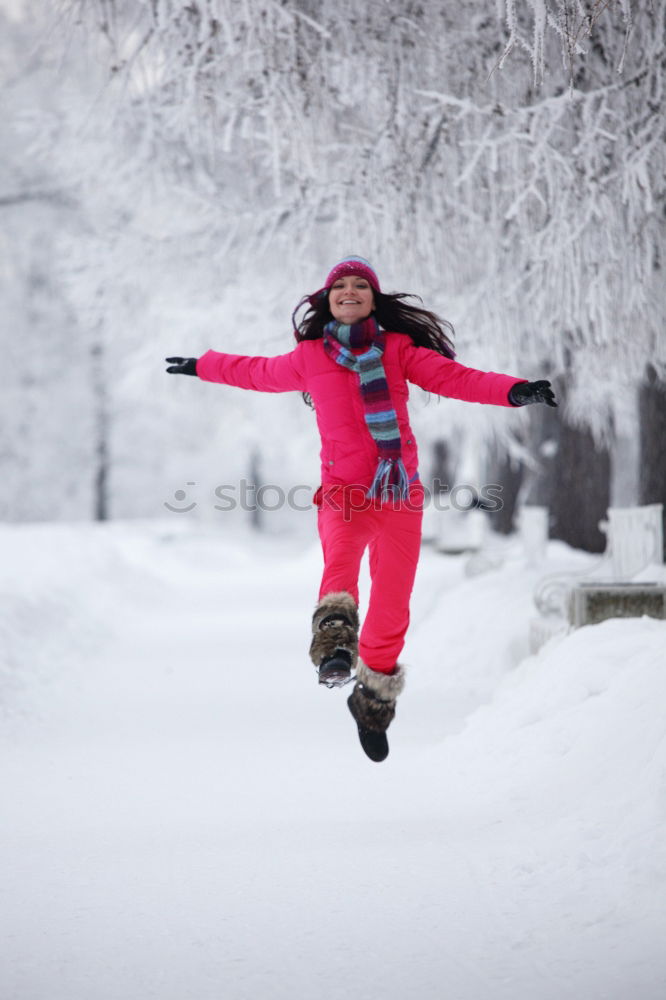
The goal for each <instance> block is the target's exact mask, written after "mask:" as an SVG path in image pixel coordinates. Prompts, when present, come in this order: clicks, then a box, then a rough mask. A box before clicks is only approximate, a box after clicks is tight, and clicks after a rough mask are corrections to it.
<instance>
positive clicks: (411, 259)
mask: <svg viewBox="0 0 666 1000" xmlns="http://www.w3.org/2000/svg"><path fill="white" fill-rule="evenodd" d="M664 13H665V4H664V2H663V0H653V2H649V3H644V4H643V3H642V4H637V3H630V2H629V0H622V2H615V3H599V2H592V3H590V2H588V3H584V4H581V3H573V2H565V0H530V2H529V3H516V2H515V0H499V2H497V3H483V2H478V0H474V2H473V0H461V2H459V3H457V4H452V5H444V4H441V3H437V2H429V0H420V2H411V0H410V2H402V3H396V2H393V0H369V2H366V3H363V4H357V3H352V2H351V0H335V2H332V0H331V2H328V0H318V2H317V0H248V2H234V0H191V2H178V0H143V2H138V3H137V2H126V0H60V2H44V0H1V2H0V39H1V41H0V57H1V63H0V66H1V73H2V104H3V110H2V117H1V120H0V130H1V131H0V146H1V148H2V151H3V152H2V157H1V159H0V210H1V213H2V214H1V219H2V225H1V227H0V248H1V257H2V267H1V270H0V293H1V296H2V308H1V322H2V330H1V337H2V358H3V365H2V369H3V377H2V383H3V391H2V399H1V404H0V405H1V407H2V410H1V413H0V455H1V456H2V470H3V475H2V476H1V477H0V519H2V520H4V521H8V522H17V521H92V520H111V519H120V518H123V519H126V518H149V519H150V518H156V517H164V516H171V517H173V518H181V519H182V518H184V517H191V518H199V519H204V520H206V521H209V522H212V523H215V522H216V520H218V521H219V519H220V518H222V517H230V516H237V517H242V518H244V519H246V520H247V519H250V520H251V521H252V523H253V524H254V525H255V526H256V527H257V528H258V529H260V530H263V531H268V532H270V531H277V530H279V531H284V530H289V531H294V532H299V531H301V530H307V531H308V532H310V531H311V521H310V518H303V516H302V514H301V513H299V512H298V511H292V510H288V509H284V508H283V509H281V510H279V511H275V512H273V513H271V512H263V514H262V515H261V516H258V514H257V512H254V514H253V513H252V512H251V511H245V510H237V511H236V512H235V514H234V513H233V512H229V511H228V510H225V511H221V510H220V509H219V507H220V502H219V495H217V496H216V493H215V490H216V489H218V488H219V487H227V486H229V487H232V488H233V489H235V490H238V489H239V484H240V483H241V481H244V482H246V483H247V484H248V487H249V488H252V487H257V486H261V485H264V486H266V487H267V486H271V487H274V488H275V490H282V491H284V492H285V493H286V491H288V490H289V489H290V488H292V487H294V486H297V485H300V484H303V485H306V484H307V485H308V486H311V487H313V488H314V487H316V485H317V482H318V450H319V443H318V437H317V434H316V429H315V423H314V415H313V413H312V411H311V410H309V409H308V408H307V407H306V406H305V405H304V402H303V400H302V399H301V397H300V396H299V395H298V394H295V393H292V394H287V395H284V396H280V397H274V396H268V395H260V394H253V393H244V392H242V391H240V390H236V389H230V388H226V387H225V388H221V387H219V386H212V385H207V384H203V383H200V382H199V381H198V380H195V379H185V378H180V379H178V378H171V377H170V376H166V375H165V374H164V365H163V361H162V359H163V358H164V357H165V355H170V354H181V355H184V356H195V355H197V356H198V355H199V354H201V353H203V351H204V350H206V349H207V348H209V347H212V348H214V349H217V350H221V351H230V352H236V353H247V354H270V355H272V354H279V353H283V352H285V351H288V350H290V349H291V347H292V346H293V334H292V326H291V321H290V317H291V313H292V310H293V309H294V307H295V305H296V303H297V302H298V301H299V299H300V298H301V296H302V295H304V294H305V293H308V292H311V291H313V290H315V289H316V288H318V287H320V286H321V284H322V281H323V278H324V276H325V274H326V272H327V270H328V269H329V267H330V266H331V265H332V263H334V262H335V261H337V260H338V259H339V258H340V257H341V256H343V255H345V254H348V253H357V254H361V255H363V256H365V257H367V258H369V259H370V260H371V262H372V263H373V265H374V267H375V268H376V270H377V272H378V274H379V276H380V280H381V282H382V287H383V288H384V289H385V290H389V291H406V292H413V293H415V294H417V295H419V296H421V297H422V299H423V301H424V303H425V305H426V307H428V308H431V309H434V310H435V311H437V312H438V313H439V314H440V315H442V316H444V317H445V318H447V319H448V320H450V321H451V322H452V323H453V324H454V326H455V329H456V348H457V352H458V359H459V360H460V361H462V362H463V363H464V364H468V365H471V366H475V367H479V368H483V369H489V370H496V371H503V372H508V373H511V374H515V375H518V376H521V377H525V378H528V379H534V378H549V379H551V380H552V381H553V383H554V385H555V387H556V391H557V394H558V397H559V399H560V404H561V405H560V407H559V409H558V410H556V411H552V412H551V411H548V412H544V411H545V410H546V408H545V407H539V408H535V407H530V408H527V409H526V410H524V411H520V412H516V411H508V410H507V411H505V410H503V409H499V408H493V407H479V406H471V405H469V404H462V403H458V402H455V401H451V400H445V399H442V400H439V399H436V398H435V397H430V398H428V397H427V395H426V394H425V393H423V392H421V390H419V389H416V388H414V389H413V390H412V412H413V417H414V427H415V430H416V432H417V436H418V438H419V441H420V446H421V475H422V478H423V480H424V482H425V483H431V482H432V481H433V480H434V479H437V480H438V482H439V483H441V484H443V487H448V488H449V491H450V490H451V489H452V488H453V487H455V485H456V484H472V485H473V486H475V487H476V488H477V489H478V490H481V489H482V488H483V486H484V485H485V486H488V485H489V484H499V485H501V486H502V498H503V501H504V504H503V507H502V509H501V510H500V511H495V512H494V513H489V514H488V515H487V517H488V521H489V523H490V526H491V528H492V529H493V530H495V531H498V532H503V533H507V532H510V531H512V530H513V528H514V527H515V524H516V516H517V512H518V511H519V509H520V508H521V506H523V505H525V504H528V505H540V506H545V507H547V508H548V512H549V513H548V518H549V529H550V534H551V537H553V538H559V539H562V540H563V541H566V542H568V543H569V544H571V545H573V546H575V547H577V548H582V549H586V550H588V551H600V550H601V549H603V547H604V544H605V541H604V537H603V535H602V534H601V532H600V531H599V529H598V522H599V520H600V518H602V517H603V516H604V515H605V513H606V509H607V507H608V506H609V505H611V504H612V505H616V506H617V505H620V506H623V505H633V504H645V503H652V502H660V501H664V499H665V498H666V382H665V379H666V347H665V336H664V288H665V283H664V276H663V267H664V257H663V247H664V242H663V235H664V221H665V220H664V206H665V201H664V186H665V179H666V157H665V146H664V118H663V105H664ZM443 491H444V493H446V489H444V490H443ZM275 495H276V496H277V497H279V492H276V493H275ZM303 496H305V494H301V497H303ZM266 497H267V505H268V506H271V505H273V502H272V499H271V497H270V496H269V495H268V494H266ZM167 505H168V506H167ZM222 506H224V504H223V505H222Z"/></svg>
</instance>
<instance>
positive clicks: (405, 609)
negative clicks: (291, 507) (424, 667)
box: [315, 483, 423, 673]
mask: <svg viewBox="0 0 666 1000" xmlns="http://www.w3.org/2000/svg"><path fill="white" fill-rule="evenodd" d="M350 489H353V490H356V501H357V502H356V503H354V496H353V495H352V498H351V501H350V498H349V494H348V493H346V491H345V488H344V487H339V488H338V489H337V490H336V489H335V488H333V489H332V490H330V491H329V490H326V491H325V492H324V491H322V492H324V495H323V497H322V496H321V494H319V495H318V497H315V503H319V502H320V506H319V513H318V528H319V537H320V539H321V546H322V550H323V554H324V573H323V576H322V581H321V586H320V588H319V598H320V600H321V598H322V597H324V596H325V595H326V594H330V593H334V592H336V591H340V590H346V591H347V592H348V593H350V594H351V595H352V597H353V598H354V600H355V601H356V603H358V576H359V569H360V565H361V558H362V556H363V553H364V552H365V550H366V548H369V560H370V577H371V581H372V583H371V589H370V601H369V604H368V610H367V612H366V615H365V621H364V622H363V628H362V629H361V634H360V637H359V655H360V656H361V659H362V660H363V662H364V663H365V664H366V666H368V667H370V668H371V669H372V670H377V671H379V672H381V673H389V672H390V671H391V670H393V668H394V666H395V665H396V662H397V659H398V656H399V655H400V652H401V650H402V647H403V646H404V644H405V633H406V632H407V627H408V625H409V599H410V597H411V593H412V587H413V586H414V577H415V575H416V567H417V564H418V559H419V551H420V546H421V522H422V519H423V487H422V486H421V484H420V483H415V484H414V485H413V486H412V489H411V491H410V499H409V500H408V501H404V502H402V503H399V504H391V503H389V504H384V505H381V506H380V505H378V504H375V503H374V502H373V503H370V502H367V503H363V502H361V503H359V502H358V499H359V491H358V488H357V487H352V488H350Z"/></svg>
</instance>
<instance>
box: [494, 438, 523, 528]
mask: <svg viewBox="0 0 666 1000" xmlns="http://www.w3.org/2000/svg"><path fill="white" fill-rule="evenodd" d="M487 468H488V476H487V479H488V484H492V485H493V486H495V485H497V486H500V487H501V489H502V493H501V498H502V506H501V507H500V509H499V510H493V511H491V512H489V513H488V523H489V525H490V527H491V529H492V530H493V531H496V532H497V533H498V534H500V535H510V534H511V532H512V531H513V530H514V529H515V527H516V525H515V516H516V507H517V504H518V494H519V492H520V488H521V486H522V484H523V480H524V478H525V466H524V464H523V463H522V462H521V461H519V460H518V459H516V458H512V457H511V456H510V455H509V454H507V452H506V451H500V450H499V449H498V448H496V447H494V448H492V450H491V452H490V457H489V461H488V466H487Z"/></svg>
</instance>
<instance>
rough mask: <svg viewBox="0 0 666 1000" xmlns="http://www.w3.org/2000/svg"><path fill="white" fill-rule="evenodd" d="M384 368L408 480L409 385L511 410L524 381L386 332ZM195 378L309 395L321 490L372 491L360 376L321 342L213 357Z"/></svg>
mask: <svg viewBox="0 0 666 1000" xmlns="http://www.w3.org/2000/svg"><path fill="white" fill-rule="evenodd" d="M383 362H384V370H385V372H386V379H387V382H388V386H389V390H390V393H391V400H392V402H393V407H394V409H395V412H396V414H397V417H398V426H399V428H400V439H401V442H402V459H403V462H404V463H405V469H406V470H407V475H408V476H409V479H410V482H411V481H413V480H415V479H416V477H417V472H418V453H417V449H416V441H415V439H414V434H413V433H412V430H411V427H410V426H409V415H408V413H407V399H408V397H409V389H408V387H407V382H413V383H414V384H415V385H418V386H421V388H422V389H427V390H428V391H429V392H436V393H438V394H439V395H440V396H451V397H453V398H454V399H464V400H467V401H468V402H470V403H494V404H495V405H497V406H511V403H509V400H508V393H509V389H510V388H511V386H513V385H515V384H516V383H517V382H523V381H524V379H519V378H514V377H513V376H511V375H498V374H496V373H495V372H482V371H477V370H476V369H475V368H466V367H465V366H464V365H461V364H459V363H458V362H457V361H451V360H449V359H448V358H445V357H443V356H442V355H441V354H438V353H437V352H436V351H431V350H428V349H427V348H425V347H416V346H415V345H414V343H413V342H412V340H411V338H410V337H408V336H407V335H406V334H403V333H387V334H386V348H385V351H384V357H383ZM197 375H198V376H199V378H201V379H204V380H205V381H206V382H222V383H224V384H225V385H235V386H239V387H240V388H241V389H256V390H258V391H259V392H289V391H300V392H308V393H309V394H310V395H311V397H312V402H313V403H314V406H315V411H316V414H317V425H318V428H319V434H320V435H321V445H322V446H321V476H322V485H324V486H328V485H359V486H364V487H368V486H369V485H370V483H371V482H372V480H373V477H374V474H375V472H376V470H377V461H378V458H377V445H376V443H375V442H374V440H373V438H372V436H371V435H370V432H369V430H368V429H367V425H366V423H365V418H364V413H363V403H362V401H361V392H360V388H359V380H358V376H357V375H356V374H355V373H354V372H352V371H349V369H348V368H344V367H343V366H342V365H339V364H338V363H337V362H336V361H334V360H333V359H332V358H330V357H329V356H328V354H327V353H326V351H325V350H324V343H323V341H322V340H303V341H301V342H300V343H299V344H298V346H297V347H296V348H295V349H294V350H293V351H290V352H289V354H280V355H278V356H277V357H273V358H261V357H251V356H245V355H239V354H220V353H218V352H217V351H207V352H206V354H204V355H202V357H200V358H199V360H198V361H197Z"/></svg>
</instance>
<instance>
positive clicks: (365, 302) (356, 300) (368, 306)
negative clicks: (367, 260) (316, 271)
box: [328, 274, 375, 326]
mask: <svg viewBox="0 0 666 1000" xmlns="http://www.w3.org/2000/svg"><path fill="white" fill-rule="evenodd" d="M328 306H329V309H330V310H331V314H332V316H333V318H334V319H337V321H338V322H339V323H345V324H346V325H348V326H351V324H352V323H360V322H361V320H363V319H367V317H368V316H369V315H370V313H371V312H372V310H373V309H374V308H375V296H374V294H373V292H372V288H371V287H370V283H369V282H368V281H366V279H365V278H362V277H361V276H360V275H358V274H347V275H345V277H344V278H338V280H337V281H334V282H333V284H332V285H331V289H330V291H329V293H328Z"/></svg>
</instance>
